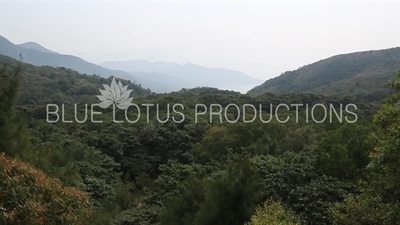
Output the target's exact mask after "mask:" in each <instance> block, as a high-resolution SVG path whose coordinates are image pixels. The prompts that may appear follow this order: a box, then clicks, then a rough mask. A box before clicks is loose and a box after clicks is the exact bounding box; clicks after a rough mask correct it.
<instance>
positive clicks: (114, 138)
mask: <svg viewBox="0 0 400 225" xmlns="http://www.w3.org/2000/svg"><path fill="white" fill-rule="evenodd" d="M6 62H8V61H6ZM16 63H17V62H15V61H14V62H9V63H3V62H2V64H6V65H7V67H2V68H3V69H2V70H1V71H0V72H1V73H0V84H1V88H2V89H1V92H0V112H1V114H0V126H1V129H0V140H1V146H0V147H1V148H0V151H1V152H4V154H5V155H2V156H1V158H0V178H2V179H1V182H0V224H117V225H130V224H162V225H163V224H173V225H179V224H182V225H189V224H196V225H201V224H204V225H208V224H222V225H223V224H229V225H235V224H238V225H244V224H246V225H249V224H250V225H263V224H288V225H289V224H360V225H361V224H396V222H397V221H399V220H400V218H399V215H398V212H399V211H400V209H399V205H398V200H399V197H400V196H399V193H398V190H399V182H398V181H397V179H396V178H397V177H398V175H399V174H398V173H399V172H398V171H399V170H398V168H399V165H400V163H399V157H398V155H399V146H398V143H397V142H398V141H397V140H398V138H399V137H398V127H399V126H398V125H399V124H398V119H397V118H399V115H398V112H399V106H398V105H397V104H396V103H397V101H398V94H396V95H394V96H392V97H391V98H390V99H391V101H388V103H386V104H385V105H384V106H379V107H381V109H380V111H379V112H376V107H377V106H376V105H371V104H369V103H367V102H363V101H360V100H357V99H353V98H349V97H325V96H319V95H312V94H287V95H273V94H264V95H261V96H258V97H255V98H253V97H249V96H247V95H242V94H240V93H236V92H230V91H219V90H216V89H213V88H196V89H190V90H181V91H180V92H175V93H171V94H164V95H156V94H152V93H151V92H150V91H146V90H143V89H142V88H140V87H139V86H136V85H134V84H131V83H129V81H122V82H123V83H124V85H128V84H129V89H134V91H133V92H132V94H131V95H132V96H134V97H135V98H134V102H135V103H136V104H141V103H153V104H160V105H161V106H166V105H167V104H168V103H182V104H183V105H184V106H185V110H184V112H183V113H184V114H185V115H188V117H187V119H185V120H184V121H183V122H182V123H174V122H173V121H172V120H169V121H168V122H166V123H160V122H158V121H157V120H150V121H149V122H147V121H146V117H144V116H143V117H142V118H141V119H140V120H139V121H138V122H137V123H134V124H129V123H115V122H113V121H112V113H113V112H112V109H105V110H103V111H102V112H103V114H102V115H100V116H99V118H100V119H101V120H103V121H104V122H103V123H90V122H87V123H76V122H75V123H69V124H66V123H61V122H59V123H48V122H47V121H46V107H45V105H46V104H49V103H52V104H62V103H65V104H67V103H68V104H74V103H75V102H76V103H81V104H84V103H88V104H91V103H97V102H98V99H97V97H96V95H98V94H99V91H98V89H99V88H102V89H103V87H102V86H101V85H102V84H109V83H111V80H112V78H109V79H105V78H100V77H97V76H87V75H79V74H77V73H75V72H73V71H69V70H66V69H63V68H59V69H54V68H50V67H34V66H30V65H26V64H16ZM20 69H22V71H20ZM34 71H37V72H34ZM46 71H53V72H52V73H54V74H58V75H57V76H55V77H51V76H49V74H51V72H50V73H48V72H46ZM67 71H69V72H68V73H67ZM29 76H32V77H33V78H32V77H29ZM28 80H29V81H30V83H29V85H28V83H27V81H28ZM59 80H66V81H68V82H67V83H63V82H61V83H59ZM52 85H54V86H52ZM29 86H33V87H29ZM83 86H87V87H88V91H83V92H79V90H81V88H82V87H83ZM392 86H393V87H394V90H395V91H396V93H400V92H398V91H399V90H400V85H399V83H398V81H395V82H394V83H393V84H392ZM48 87H51V90H48V92H47V91H46V92H43V90H44V89H46V88H48ZM28 90H29V91H28ZM68 90H70V92H68ZM18 93H20V95H19V96H18ZM45 93H47V94H45ZM31 100H32V101H31ZM196 103H203V104H205V105H209V104H213V103H218V104H221V105H223V106H226V105H228V104H229V103H235V104H238V105H241V104H253V105H259V104H260V103H263V104H265V103H268V104H269V103H272V104H273V105H277V104H280V103H287V104H290V103H304V104H310V105H313V104H316V103H323V104H328V103H332V104H334V105H338V104H340V103H342V104H348V103H353V104H355V105H357V106H358V110H357V114H358V115H359V117H358V120H357V122H356V123H340V122H338V121H335V122H333V123H330V122H329V121H328V120H327V121H326V122H324V123H314V122H309V123H306V118H305V117H306V116H305V111H301V113H300V117H299V121H296V120H295V119H290V120H289V121H288V122H287V123H279V122H277V121H271V122H270V123H262V122H261V121H257V120H256V121H254V122H253V123H243V122H238V123H233V124H231V123H227V122H224V123H210V122H209V120H208V119H209V118H208V117H207V116H205V117H202V118H200V119H199V121H198V122H197V123H195V122H194V121H193V119H192V118H193V117H192V116H189V115H193V114H194V112H193V109H194V107H193V106H194V105H195V104H196ZM16 105H17V106H16ZM82 110H83V109H82V108H81V109H80V111H82ZM263 110H264V112H269V111H268V108H264V109H263ZM66 113H67V115H66V116H67V117H73V115H71V114H72V113H74V111H70V110H67V111H66ZM151 113H155V112H154V111H152V112H151ZM234 113H235V112H229V115H228V116H232V117H234V116H235V115H234ZM317 113H319V115H320V113H321V112H317ZM133 114H135V112H130V115H129V116H133ZM161 114H162V118H165V116H166V115H167V114H166V108H165V107H164V108H162V109H161ZM373 114H375V115H374V116H373ZM284 115H292V116H293V115H295V112H294V111H293V110H292V111H287V112H285V113H284ZM116 116H117V118H118V119H121V118H122V117H123V116H124V113H123V112H121V111H120V112H119V113H117V115H116ZM170 116H172V115H170ZM248 116H251V115H248ZM292 118H295V117H294V116H293V117H292ZM372 118H374V119H372ZM22 162H23V163H22ZM27 171H29V172H27ZM3 178H4V179H3ZM33 206H40V207H38V208H35V209H34V208H33ZM49 208H52V209H60V210H46V209H49ZM63 209H65V210H63Z"/></svg>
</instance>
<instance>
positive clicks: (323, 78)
mask: <svg viewBox="0 0 400 225" xmlns="http://www.w3.org/2000/svg"><path fill="white" fill-rule="evenodd" d="M398 70H400V47H396V48H390V49H385V50H375V51H366V52H356V53H350V54H343V55H336V56H333V57H330V58H327V59H324V60H320V61H318V62H315V63H312V64H309V65H305V66H303V67H301V68H299V69H297V70H293V71H287V72H285V73H283V74H281V75H280V76H277V77H275V78H272V79H270V80H267V81H266V82H265V83H263V84H262V85H260V86H257V87H255V88H253V89H252V90H250V91H249V92H248V94H251V95H260V94H262V93H266V92H272V93H296V92H309V93H315V94H324V95H343V94H345V95H354V96H357V97H360V98H365V99H367V100H370V101H377V100H381V99H383V98H384V97H386V96H387V95H388V94H389V93H390V89H389V88H388V85H387V84H388V82H389V81H390V80H392V79H393V77H394V76H396V74H397V71H398Z"/></svg>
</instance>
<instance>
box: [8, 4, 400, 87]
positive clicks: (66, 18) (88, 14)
mask: <svg viewBox="0 0 400 225" xmlns="http://www.w3.org/2000/svg"><path fill="white" fill-rule="evenodd" d="M0 1H1V4H0V7H1V12H0V15H1V16H0V17H1V25H0V34H1V35H2V36H4V37H6V38H7V39H9V40H10V41H11V42H13V43H16V44H19V43H23V42H27V41H34V42H37V43H39V44H41V45H43V46H44V47H46V48H49V49H51V50H53V51H56V52H59V53H64V54H71V55H76V56H79V57H81V58H83V59H85V60H88V61H91V62H94V63H101V62H103V61H106V60H112V61H117V60H129V59H147V60H149V61H166V62H172V61H174V62H177V63H180V64H184V63H187V62H192V63H195V64H200V65H203V66H209V67H223V68H228V69H234V70H240V71H243V72H245V73H246V74H248V75H250V76H253V77H257V78H261V79H264V80H265V79H268V78H271V77H274V76H278V75H280V74H281V73H282V72H285V71H287V70H294V69H297V68H298V67H300V66H303V65H306V64H310V63H313V62H315V61H318V60H320V59H323V58H327V57H330V56H333V55H336V54H342V53H349V52H355V51H365V50H374V49H384V48H390V47H396V46H399V45H400V41H399V40H400V39H399V29H400V17H399V15H400V14H399V12H400V7H399V5H400V1H375V2H371V1H370V2H367V1H364V2H355V1H352V2H347V1H340V2H339V1H329V2H311V1H287V2H278V1H275V2H261V1H258V2H245V1H241V2H237V1H236V2H233V1H230V2H221V1H219V2H211V1H208V2H204V1H203V2H189V1H186V2H184V1H181V2H177V1H176V2H163V1H158V2H144V1H142V2H137V1H116V2H111V1H23V2H21V1H17V0H13V1H10V0H0Z"/></svg>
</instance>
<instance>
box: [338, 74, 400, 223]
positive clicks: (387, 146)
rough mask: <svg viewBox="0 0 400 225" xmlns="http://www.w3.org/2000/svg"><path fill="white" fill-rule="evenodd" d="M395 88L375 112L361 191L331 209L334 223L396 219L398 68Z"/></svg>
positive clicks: (399, 200)
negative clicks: (371, 147)
mask: <svg viewBox="0 0 400 225" xmlns="http://www.w3.org/2000/svg"><path fill="white" fill-rule="evenodd" d="M391 87H392V88H393V89H394V90H395V91H396V93H395V94H393V95H392V96H391V97H390V98H388V100H387V103H386V105H385V106H384V107H383V108H382V109H381V110H380V111H379V112H378V114H377V115H376V116H375V118H374V121H375V123H376V124H377V126H378V128H379V129H378V131H377V132H376V133H375V135H374V137H375V139H376V142H377V146H376V147H375V149H374V150H373V151H372V153H371V154H370V159H371V161H370V163H369V165H368V167H367V168H368V170H367V172H368V175H367V178H366V179H365V180H364V181H363V182H362V183H361V188H362V193H361V194H360V195H350V196H348V197H347V198H346V200H345V201H344V202H343V203H340V204H337V205H336V206H335V207H333V208H332V209H331V213H330V215H331V219H332V221H333V223H334V224H360V225H361V224H382V225H391V224H398V222H399V221H400V180H399V177H400V141H399V140H400V119H399V118H400V105H399V100H400V71H399V75H398V77H397V79H396V80H394V81H393V82H392V83H391Z"/></svg>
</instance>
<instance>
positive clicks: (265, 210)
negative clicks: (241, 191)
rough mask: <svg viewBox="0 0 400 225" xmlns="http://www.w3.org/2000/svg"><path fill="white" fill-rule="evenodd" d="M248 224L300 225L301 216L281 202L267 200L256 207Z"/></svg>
mask: <svg viewBox="0 0 400 225" xmlns="http://www.w3.org/2000/svg"><path fill="white" fill-rule="evenodd" d="M246 225H300V218H299V217H298V216H296V214H294V213H293V212H291V211H289V210H286V209H285V208H284V207H283V206H282V204H281V203H280V202H273V201H267V202H265V203H264V204H263V205H261V206H258V207H257V208H256V212H255V214H254V215H253V216H251V222H248V223H246Z"/></svg>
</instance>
